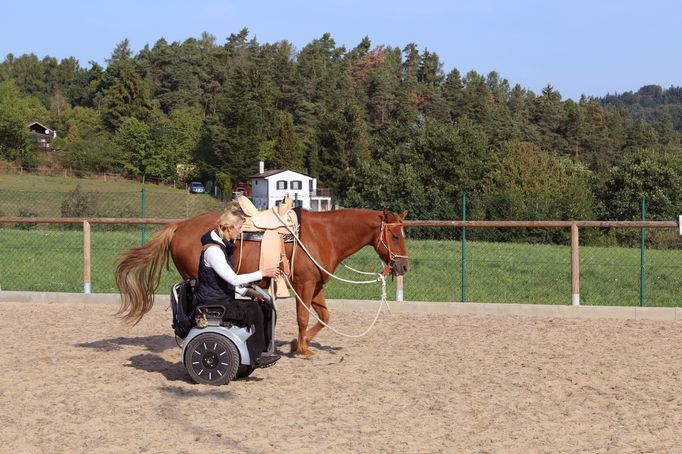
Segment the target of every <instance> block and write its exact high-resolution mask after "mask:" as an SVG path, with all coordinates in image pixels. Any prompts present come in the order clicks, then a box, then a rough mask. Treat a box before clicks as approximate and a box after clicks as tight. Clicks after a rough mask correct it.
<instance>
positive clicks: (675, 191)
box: [600, 149, 682, 220]
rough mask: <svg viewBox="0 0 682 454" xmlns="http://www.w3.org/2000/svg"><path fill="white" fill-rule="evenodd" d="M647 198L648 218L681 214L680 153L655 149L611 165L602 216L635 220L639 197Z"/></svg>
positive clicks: (601, 189) (665, 218) (661, 217)
mask: <svg viewBox="0 0 682 454" xmlns="http://www.w3.org/2000/svg"><path fill="white" fill-rule="evenodd" d="M642 196H646V198H647V218H648V219H651V220H656V219H660V220H670V219H675V218H676V217H677V216H678V215H679V214H680V213H682V162H681V159H680V157H679V154H674V153H670V152H664V151H656V150H654V149H639V150H636V151H634V152H632V153H629V154H628V155H627V156H626V157H625V159H624V160H623V162H622V163H621V164H620V165H618V166H616V167H614V168H612V169H611V171H610V172H609V174H608V178H607V179H606V181H605V183H604V185H603V187H601V188H600V200H601V203H602V205H603V213H602V217H603V218H605V219H610V220H637V219H639V217H640V213H641V209H640V200H641V198H642Z"/></svg>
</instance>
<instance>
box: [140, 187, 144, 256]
mask: <svg viewBox="0 0 682 454" xmlns="http://www.w3.org/2000/svg"><path fill="white" fill-rule="evenodd" d="M140 192H141V194H142V195H141V197H140V199H141V203H140V219H144V188H142V189H141V191H140ZM142 246H144V224H142V238H141V239H140V247H142Z"/></svg>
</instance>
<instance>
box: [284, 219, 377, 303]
mask: <svg viewBox="0 0 682 454" xmlns="http://www.w3.org/2000/svg"><path fill="white" fill-rule="evenodd" d="M274 213H275V216H277V219H279V221H280V222H281V223H282V225H284V227H286V229H287V230H288V231H289V233H291V235H292V236H293V237H294V240H295V242H296V244H298V245H299V246H300V247H301V249H303V252H305V253H306V255H308V257H310V260H312V261H313V263H314V264H315V266H317V267H318V268H319V269H321V270H322V271H324V272H325V273H326V274H327V275H328V276H330V277H333V278H334V279H338V280H339V281H342V282H346V283H348V284H374V283H375V282H380V281H381V280H382V279H383V278H384V276H383V275H381V273H366V274H377V275H378V276H379V277H377V278H376V279H372V280H371V281H351V280H349V279H344V278H342V277H338V276H335V275H334V274H333V273H330V272H329V271H327V270H326V269H325V268H324V267H323V266H322V265H320V264H319V262H318V261H317V260H315V257H313V255H312V254H311V253H310V251H308V248H306V247H305V245H304V244H303V242H301V239H300V238H299V237H298V235H296V232H294V231H293V230H291V227H289V226H288V225H287V224H286V222H284V220H283V219H282V218H281V217H280V215H279V213H277V211H274ZM294 249H295V248H294ZM361 273H362V274H365V273H364V272H361ZM304 306H305V304H304Z"/></svg>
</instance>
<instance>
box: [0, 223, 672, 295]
mask: <svg viewBox="0 0 682 454" xmlns="http://www.w3.org/2000/svg"><path fill="white" fill-rule="evenodd" d="M158 229H159V227H158V226H155V227H151V226H148V227H147V230H146V240H149V238H151V235H152V234H153V232H154V231H158ZM408 233H409V232H408ZM82 241H83V236H82V232H80V231H60V230H32V231H26V230H17V229H13V228H4V229H0V254H2V260H1V261H0V286H1V288H2V289H3V290H22V291H51V292H81V291H82V289H83V279H82V276H83V265H82V253H83V252H82V249H83V247H82ZM140 242H141V235H140V232H139V229H138V231H135V232H121V231H108V230H106V227H105V226H98V225H95V226H93V232H92V291H93V292H95V293H111V292H116V291H117V289H116V287H115V284H114V279H113V270H114V263H115V260H116V258H117V256H118V255H119V254H120V253H121V252H123V251H125V250H126V249H128V248H130V247H134V246H139V245H140ZM408 252H409V255H410V271H409V273H408V274H407V275H406V276H405V279H404V295H405V299H406V300H408V301H460V299H461V294H462V285H461V284H462V273H461V264H462V262H461V249H460V243H458V242H455V241H436V240H409V241H408ZM580 256H581V276H580V277H581V280H580V282H581V304H586V305H619V306H633V305H638V304H639V292H640V287H639V286H640V262H639V260H640V251H639V249H628V248H616V247H610V248H597V247H581V248H580ZM646 258H647V261H646V266H645V305H646V306H681V305H682V298H680V289H682V251H679V250H669V251H660V250H650V251H647V252H646ZM346 264H348V265H349V266H351V267H353V268H356V269H359V270H363V271H374V272H377V271H380V270H381V268H382V266H381V263H380V261H379V259H378V257H377V255H376V253H375V252H374V250H373V249H372V248H365V249H363V250H361V251H360V252H358V253H357V254H355V255H354V256H353V257H351V258H349V259H348V260H347V261H346ZM337 273H338V275H339V276H341V277H345V278H348V279H353V280H367V279H370V278H371V277H369V278H368V277H367V276H362V275H357V274H355V273H353V272H351V271H349V270H348V269H346V268H344V267H343V266H341V267H339V269H338V270H337ZM178 279H179V275H178V274H177V272H176V271H175V270H174V268H173V265H172V263H171V270H170V271H166V272H165V273H164V276H163V279H162V283H161V286H160V289H159V292H160V293H168V289H169V288H170V286H171V285H172V284H173V283H174V282H176V281H177V280H178ZM465 285H466V300H467V301H475V302H496V303H527V304H570V301H571V288H570V250H569V248H568V247H567V246H556V245H531V244H514V243H486V242H469V243H468V244H467V266H466V284H465ZM327 295H328V297H329V298H344V299H346V298H348V299H378V298H379V296H380V287H379V285H378V284H371V285H351V284H346V283H342V282H338V281H334V280H333V281H332V282H331V283H330V284H329V285H328V286H327ZM388 295H389V298H390V299H393V297H394V295H395V283H394V282H393V280H392V279H391V278H390V277H389V278H388Z"/></svg>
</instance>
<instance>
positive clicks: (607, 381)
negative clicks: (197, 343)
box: [0, 303, 682, 453]
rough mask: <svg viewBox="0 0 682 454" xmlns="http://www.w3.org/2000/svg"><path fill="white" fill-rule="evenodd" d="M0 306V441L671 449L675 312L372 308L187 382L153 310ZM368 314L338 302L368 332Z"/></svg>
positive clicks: (337, 316)
mask: <svg viewBox="0 0 682 454" xmlns="http://www.w3.org/2000/svg"><path fill="white" fill-rule="evenodd" d="M115 309H116V306H113V305H110V304H92V303H87V304H47V303H45V304H32V303H0V337H2V339H3V343H2V345H1V346H0V370H1V371H2V372H0V451H2V452H20V453H33V452H35V453H62V452H64V453H75V452H88V453H96V452H106V453H110V452H111V453H129V452H153V453H157V452H158V453H162V452H163V453H166V452H173V453H195V452H196V453H203V452H223V453H228V452H240V453H241V452H246V453H251V452H253V453H259V452H277V453H281V452H285V453H289V452H290V453H312V452H332V453H346V452H369V453H377V452H401V453H402V452H419V453H424V452H486V453H487V452H491V453H492V452H518V453H527V452H548V453H556V452H590V453H594V452H614V453H624V452H655V453H665V452H671V453H672V452H682V376H681V374H682V322H679V321H678V322H657V321H648V320H613V319H601V320H590V319H563V318H541V317H513V316H508V317H507V316H457V315H447V316H444V315H423V314H420V315H416V314H396V313H393V314H383V315H381V316H380V318H379V321H378V323H377V325H376V326H375V328H374V329H373V330H372V331H371V332H370V333H369V334H368V335H367V336H366V337H363V338H360V339H348V338H344V337H340V336H338V335H336V334H333V333H332V332H331V331H329V330H323V331H322V332H321V333H320V335H319V336H318V337H317V338H316V339H315V341H314V342H313V344H312V347H313V349H314V350H315V351H317V355H315V356H314V357H312V358H303V357H299V356H294V355H291V342H292V340H293V339H294V338H295V333H296V331H295V330H296V328H295V326H296V325H295V315H294V310H293V306H292V305H291V304H284V305H282V306H280V323H279V325H278V332H277V336H276V337H277V340H278V349H279V351H280V352H281V353H283V354H284V355H285V356H284V358H283V359H282V360H281V361H280V362H279V363H278V364H277V365H276V366H275V367H273V368H270V369H262V370H257V371H255V372H254V374H253V375H252V376H251V377H249V378H247V379H244V380H238V381H232V382H230V383H229V384H228V385H226V386H221V387H212V386H200V385H196V384H194V383H193V382H191V380H190V378H189V375H188V374H187V372H186V371H185V369H184V368H183V366H182V364H181V359H180V349H179V348H178V347H177V346H176V344H175V340H174V337H173V336H172V331H171V329H170V316H171V314H170V311H167V310H166V308H165V307H158V306H157V307H155V308H154V309H153V310H152V312H150V313H149V314H148V315H147V316H146V317H145V318H144V319H143V321H142V322H141V323H140V324H139V325H138V326H136V327H134V328H132V329H131V328H126V327H124V326H122V325H120V324H119V323H118V322H117V321H116V320H115V319H114V318H113V317H112V314H113V313H114V312H115ZM373 316H374V314H373V313H370V312H362V311H350V310H341V309H336V310H332V323H333V324H334V326H335V327H337V328H338V329H342V330H346V331H348V332H356V333H359V332H362V331H363V330H364V329H365V328H366V327H367V326H368V325H369V324H370V322H371V321H372V318H373Z"/></svg>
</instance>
